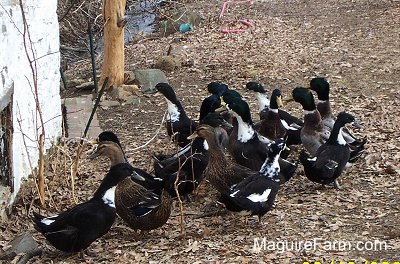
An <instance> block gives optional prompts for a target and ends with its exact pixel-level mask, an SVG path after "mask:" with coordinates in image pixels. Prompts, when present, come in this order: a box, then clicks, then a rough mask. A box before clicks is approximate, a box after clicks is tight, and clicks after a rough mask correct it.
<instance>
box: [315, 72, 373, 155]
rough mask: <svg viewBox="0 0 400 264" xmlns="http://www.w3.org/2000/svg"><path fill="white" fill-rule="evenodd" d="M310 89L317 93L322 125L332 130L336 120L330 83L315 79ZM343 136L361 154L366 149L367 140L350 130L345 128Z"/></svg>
mask: <svg viewBox="0 0 400 264" xmlns="http://www.w3.org/2000/svg"><path fill="white" fill-rule="evenodd" d="M310 89H311V90H313V91H315V92H316V93H317V97H318V102H317V109H318V111H319V113H320V114H321V118H322V123H323V124H324V126H325V127H327V128H328V129H329V130H332V129H333V125H334V123H335V118H334V116H333V114H332V107H331V102H330V100H329V93H330V85H329V82H328V81H327V79H326V78H324V77H315V78H313V79H311V81H310ZM342 134H343V138H344V139H345V140H346V142H347V143H348V144H349V146H350V147H352V148H353V149H354V150H355V149H358V150H359V151H358V152H359V153H360V154H361V152H362V150H363V149H364V145H365V143H366V142H367V139H366V138H364V139H362V140H360V139H358V138H357V137H356V136H354V135H353V134H352V132H351V131H350V130H349V129H348V128H343V131H342Z"/></svg>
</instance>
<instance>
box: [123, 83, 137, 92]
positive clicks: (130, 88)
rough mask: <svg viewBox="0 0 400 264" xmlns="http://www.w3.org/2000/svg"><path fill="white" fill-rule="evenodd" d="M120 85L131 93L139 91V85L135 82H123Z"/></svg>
mask: <svg viewBox="0 0 400 264" xmlns="http://www.w3.org/2000/svg"><path fill="white" fill-rule="evenodd" d="M121 87H122V89H124V90H125V91H127V92H130V93H131V94H136V93H137V92H138V91H139V86H137V85H136V84H123V85H121Z"/></svg>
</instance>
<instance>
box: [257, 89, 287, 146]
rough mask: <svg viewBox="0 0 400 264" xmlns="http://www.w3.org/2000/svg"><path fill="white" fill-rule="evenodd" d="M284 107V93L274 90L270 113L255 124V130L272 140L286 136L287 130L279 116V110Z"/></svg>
mask: <svg viewBox="0 0 400 264" xmlns="http://www.w3.org/2000/svg"><path fill="white" fill-rule="evenodd" d="M282 106H283V103H282V93H281V91H280V90H279V89H274V90H273V91H272V95H271V101H270V105H269V110H268V112H267V113H266V114H265V116H264V118H263V119H261V120H260V122H258V123H256V124H255V129H256V130H257V131H258V133H260V134H261V135H262V136H264V137H267V138H269V139H271V140H274V139H277V138H283V137H285V136H286V134H287V132H286V128H285V127H284V126H283V123H282V122H281V119H280V117H279V114H278V110H279V108H280V107H282Z"/></svg>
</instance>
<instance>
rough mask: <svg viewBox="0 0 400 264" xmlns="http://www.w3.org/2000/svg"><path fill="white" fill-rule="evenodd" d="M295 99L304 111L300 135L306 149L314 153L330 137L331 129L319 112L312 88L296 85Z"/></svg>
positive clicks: (293, 93) (293, 94) (293, 92)
mask: <svg viewBox="0 0 400 264" xmlns="http://www.w3.org/2000/svg"><path fill="white" fill-rule="evenodd" d="M292 96H293V99H294V100H295V101H296V102H298V103H300V104H301V106H302V107H303V112H304V126H303V128H302V129H301V132H300V137H301V142H302V144H303V146H304V147H305V148H306V150H307V151H308V152H309V153H310V154H311V155H314V154H315V153H316V152H317V150H318V148H319V147H320V146H321V145H322V144H323V143H324V142H325V141H326V140H327V139H328V138H329V135H330V131H329V130H327V129H326V128H325V127H324V125H323V123H322V118H321V114H320V113H319V111H318V109H317V107H316V105H315V101H314V96H313V94H312V93H311V92H310V90H308V89H306V88H303V87H296V88H294V89H293V91H292Z"/></svg>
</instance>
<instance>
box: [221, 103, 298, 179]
mask: <svg viewBox="0 0 400 264" xmlns="http://www.w3.org/2000/svg"><path fill="white" fill-rule="evenodd" d="M226 108H227V109H228V110H229V111H230V112H231V113H232V114H233V116H234V117H235V118H236V120H237V135H236V137H234V136H235V135H234V134H233V133H232V134H230V135H229V139H230V141H229V142H230V144H229V146H228V151H229V153H230V154H231V155H232V157H233V158H234V159H235V161H236V162H237V163H239V164H241V165H243V166H246V167H248V168H250V169H252V170H256V171H258V170H260V168H261V166H262V164H263V163H264V161H265V159H266V158H267V156H268V148H269V144H270V143H271V142H272V141H271V140H269V139H267V138H265V137H263V136H261V135H259V134H258V133H257V132H256V131H255V129H254V124H253V120H252V118H251V113H250V108H249V105H248V104H247V102H245V101H243V100H242V99H236V100H232V102H230V103H228V104H227V105H226ZM279 164H280V167H281V172H280V175H281V183H284V182H286V181H288V180H289V179H290V178H291V177H292V176H293V175H294V172H295V170H296V168H297V165H296V164H293V163H291V162H289V161H287V160H285V159H283V158H280V159H279Z"/></svg>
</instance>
